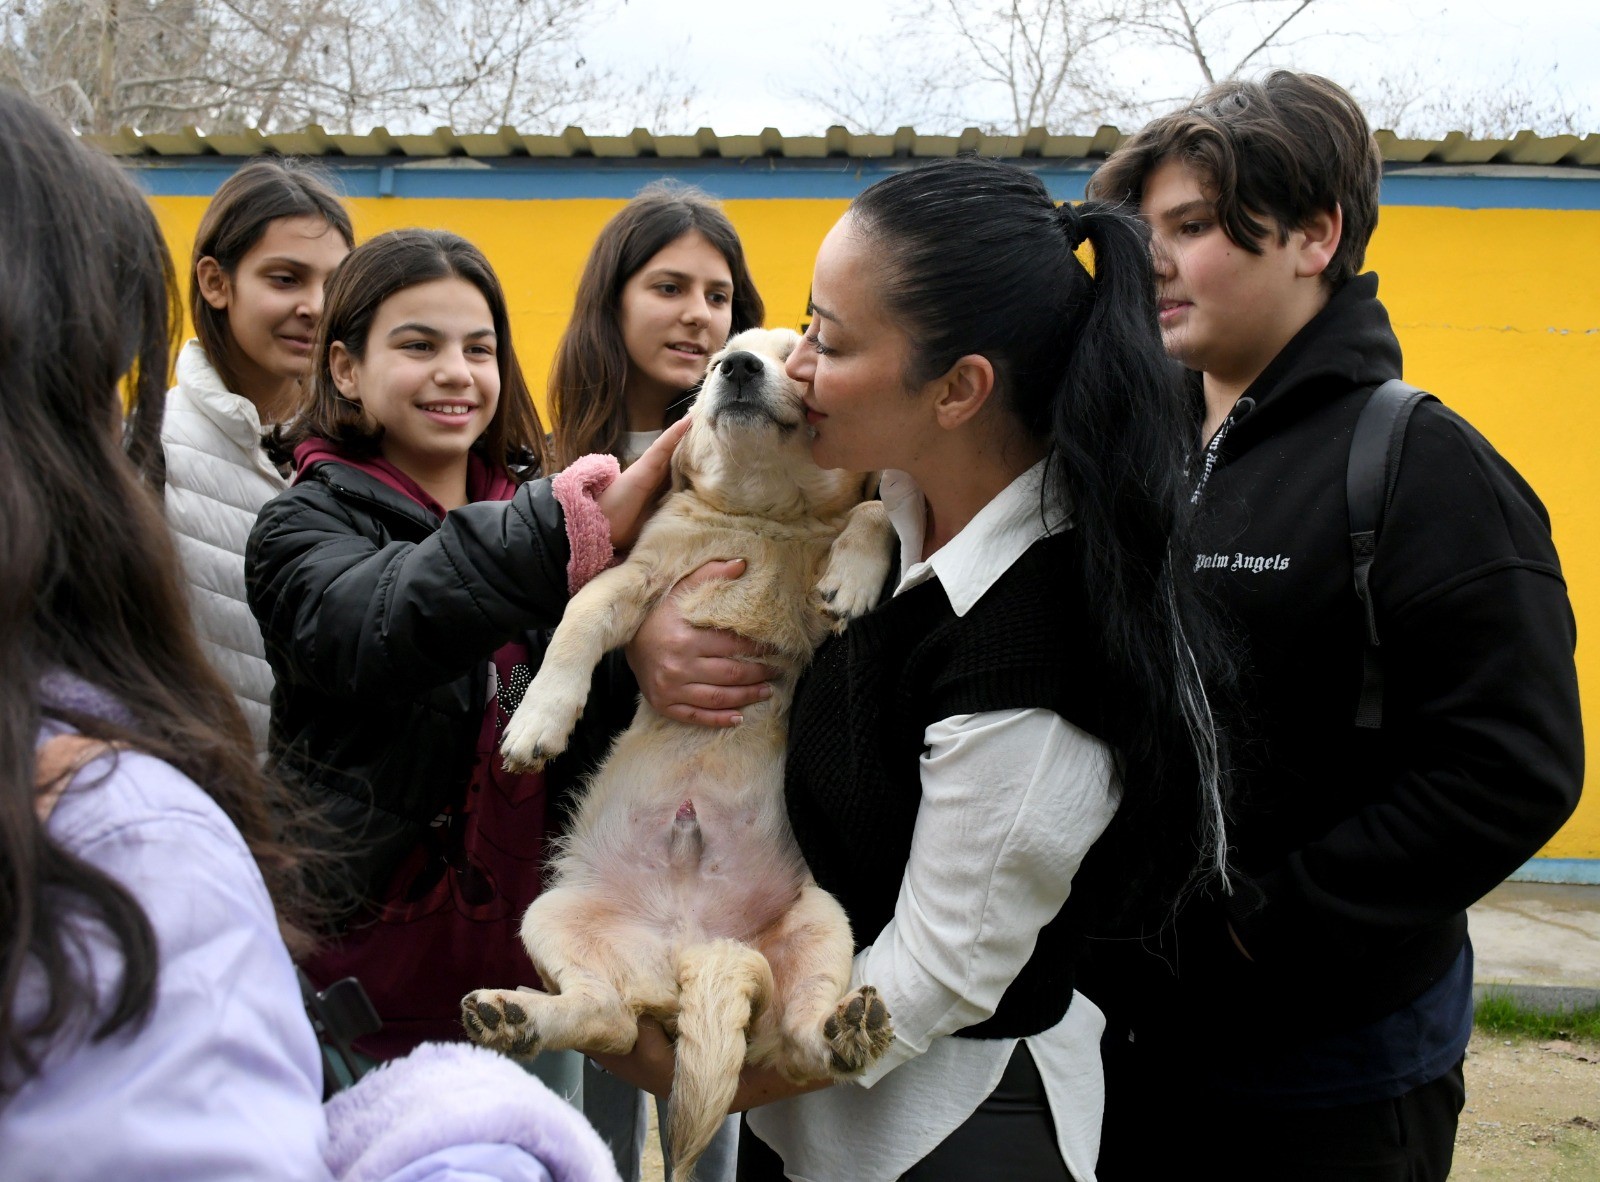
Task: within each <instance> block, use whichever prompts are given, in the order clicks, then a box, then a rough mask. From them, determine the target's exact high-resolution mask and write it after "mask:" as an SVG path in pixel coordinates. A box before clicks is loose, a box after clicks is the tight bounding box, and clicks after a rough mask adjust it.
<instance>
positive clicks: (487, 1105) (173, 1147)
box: [0, 736, 617, 1182]
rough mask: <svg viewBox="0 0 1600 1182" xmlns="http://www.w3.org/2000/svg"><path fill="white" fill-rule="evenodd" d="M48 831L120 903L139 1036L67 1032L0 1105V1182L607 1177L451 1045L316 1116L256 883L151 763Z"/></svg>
mask: <svg viewBox="0 0 1600 1182" xmlns="http://www.w3.org/2000/svg"><path fill="white" fill-rule="evenodd" d="M43 737H45V736H41V738H43ZM48 829H49V832H50V834H51V836H52V837H53V838H54V839H55V840H56V841H57V842H58V843H60V844H61V845H62V846H63V847H65V848H67V849H69V850H71V851H72V852H73V853H75V854H77V855H78V856H79V857H81V858H84V859H85V860H87V861H90V862H92V863H93V864H95V865H96V866H99V867H100V868H101V869H103V870H105V871H106V872H108V873H109V874H111V875H112V876H113V877H115V878H116V879H117V880H118V881H119V882H121V883H122V884H123V885H125V886H126V887H127V888H128V889H129V890H130V891H132V893H133V894H134V896H135V898H137V899H138V901H139V903H140V905H141V906H142V907H143V908H144V910H145V913H146V914H147V915H148V916H149V917H150V921H151V923H152V925H153V926H154V928H155V932H156V938H157V941H158V945H159V949H160V961H161V969H160V974H159V977H158V983H157V991H156V1001H155V1007H154V1010H153V1012H152V1013H151V1015H150V1018H149V1020H148V1021H147V1022H146V1023H145V1024H144V1025H143V1026H141V1027H138V1028H137V1029H131V1028H127V1027H124V1028H123V1029H121V1030H119V1031H117V1033H116V1034H114V1035H112V1036H111V1037H110V1038H107V1039H103V1040H101V1041H99V1042H95V1041H92V1040H90V1039H89V1038H88V1037H87V1036H86V1034H85V1032H84V1031H83V1030H82V1029H81V1024H80V1029H78V1030H76V1031H74V1032H73V1033H72V1034H71V1036H70V1037H66V1038H62V1039H58V1040H57V1042H56V1043H55V1044H54V1045H53V1046H52V1047H50V1048H49V1050H48V1052H47V1054H46V1057H45V1061H44V1069H43V1071H42V1072H41V1074H40V1075H38V1076H36V1077H34V1078H33V1079H31V1080H29V1081H28V1082H26V1083H25V1084H23V1086H22V1087H21V1089H20V1090H19V1091H18V1092H17V1093H16V1094H15V1095H14V1096H13V1097H12V1098H11V1099H10V1100H9V1101H7V1102H5V1103H4V1104H0V1175H3V1176H4V1177H5V1178H6V1179H7V1180H8V1182H44V1180H46V1179H48V1180H49V1182H73V1180H75V1179H85V1180H87V1179H105V1178H118V1179H127V1180H129V1182H138V1180H141V1179H150V1180H155V1179H160V1180H162V1182H186V1180H190V1179H193V1180H195V1182H199V1180H201V1179H204V1180H206V1182H217V1180H220V1179H241V1180H244V1179H249V1180H252V1182H258V1180H264V1179H286V1180H287V1179H293V1180H294V1182H303V1180H307V1179H312V1180H325V1179H341V1180H349V1182H357V1180H360V1182H368V1180H377V1179H387V1180H389V1182H487V1180H488V1179H497V1180H500V1182H591V1180H593V1182H599V1180H610V1179H615V1178H616V1177H617V1175H616V1172H615V1168H614V1166H613V1165H612V1161H611V1156H610V1154H609V1152H607V1150H606V1148H605V1146H604V1144H603V1143H602V1142H601V1141H600V1139H599V1137H598V1136H597V1135H596V1134H595V1132H594V1130H593V1129H591V1128H590V1127H589V1126H588V1125H587V1124H586V1123H585V1122H584V1121H583V1118H582V1117H581V1116H580V1115H579V1114H578V1113H577V1112H576V1111H575V1110H574V1109H572V1108H571V1107H570V1106H569V1105H567V1104H566V1103H564V1102H563V1101H562V1100H560V1099H559V1098H557V1097H556V1096H555V1095H554V1094H553V1093H551V1092H550V1091H549V1090H548V1089H546V1088H545V1087H544V1085H543V1084H541V1083H540V1082H539V1081H538V1080H536V1079H534V1078H533V1077H531V1076H529V1075H528V1074H526V1073H525V1072H524V1071H523V1070H522V1069H521V1068H519V1067H518V1066H517V1065H516V1064H514V1063H512V1062H510V1061H508V1060H505V1059H501V1058H499V1057H497V1056H494V1055H491V1054H489V1053H488V1052H486V1051H481V1050H479V1049H477V1048H474V1047H469V1046H466V1045H440V1044H434V1045H428V1046H424V1047H421V1048H419V1049H418V1050H417V1051H416V1052H414V1053H413V1054H412V1055H410V1056H408V1057H407V1058H405V1059H402V1060H399V1061H396V1062H395V1063H393V1064H390V1065H388V1066H386V1067H384V1068H383V1069H381V1070H379V1071H376V1072H374V1073H372V1074H371V1075H369V1076H368V1077H366V1078H364V1079H363V1080H362V1081H361V1082H360V1083H359V1084H357V1085H356V1086H355V1087H354V1088H352V1089H350V1090H349V1091H347V1092H345V1093H342V1094H340V1095H339V1096H337V1097H336V1098H335V1099H334V1100H333V1101H331V1102H330V1103H329V1104H327V1105H326V1106H324V1105H323V1104H322V1103H321V1091H322V1072H321V1060H320V1056H319V1052H318V1048H317V1042H316V1037H315V1035H314V1034H313V1032H312V1030H311V1026H310V1024H309V1022H308V1021H307V1019H306V1016H305V1012H304V1010H303V1008H302V1006H301V1001H300V993H299V988H298V986H297V984H296V980H295V976H294V970H293V966H292V965H291V963H290V960H289V956H288V953H287V951H286V950H285V948H284V946H283V942H282V940H281V939H280V938H279V936H278V930H277V924H276V921H275V919H274V916H273V911H272V905H271V901H270V899H269V898H268V895H267V891H266V888H265V886H264V884H263V883H262V881H261V877H260V874H259V873H258V872H257V870H256V867H255V863H254V861H253V859H252V858H251V856H250V853H249V851H248V850H247V849H246V847H245V845H244V842H243V840H242V839H241V838H240V836H239V834H238V831H237V830H235V829H234V827H233V826H232V824H231V823H230V822H229V821H228V819H227V817H226V816H225V815H224V814H223V813H222V811H221V810H220V809H219V808H218V807H217V806H216V804H215V803H213V802H212V800H211V799H210V797H208V796H207V795H206V794H205V793H204V792H203V791H201V789H200V788H198V787H197V786H196V785H195V784H194V783H193V782H191V781H190V780H188V779H187V778H186V777H184V776H183V775H182V774H180V773H179V772H177V771H176V770H174V769H173V768H172V767H170V766H169V765H167V764H165V763H162V762H160V761H158V760H155V759H152V758H150V757H148V756H144V755H140V754H137V753H133V752H122V753H120V754H118V755H116V756H115V757H114V758H111V757H108V758H105V759H101V760H99V761H97V762H96V763H92V764H90V765H89V766H88V767H87V768H85V769H84V770H83V772H81V773H80V774H79V775H78V777H77V778H76V779H75V781H74V782H73V784H72V785H71V786H70V787H69V788H68V790H67V791H66V792H65V793H64V794H63V796H62V797H61V800H60V802H59V803H58V805H57V806H56V809H55V812H54V813H53V814H52V816H51V818H50V821H49V823H48ZM84 947H85V949H86V951H87V956H88V961H89V965H90V968H91V969H92V972H93V977H94V980H95V981H96V983H97V991H98V993H99V994H100V997H101V999H102V1000H104V999H105V997H106V996H107V995H108V994H109V993H110V991H111V988H112V987H113V985H114V983H115V980H116V970H117V967H118V965H117V953H116V952H115V950H114V949H113V948H112V947H111V946H110V945H109V944H108V943H107V941H106V940H105V939H104V938H103V937H101V936H100V935H99V934H98V933H96V932H93V931H89V930H86V931H85V932H84ZM43 1004H44V998H43V990H42V983H41V981H40V980H39V979H38V977H37V976H34V977H27V978H25V979H24V981H23V984H22V990H21V995H20V997H19V1001H18V1008H19V1012H21V1013H27V1012H29V1011H30V1010H31V1011H34V1012H37V1010H38V1008H39V1007H40V1006H42V1005H43Z"/></svg>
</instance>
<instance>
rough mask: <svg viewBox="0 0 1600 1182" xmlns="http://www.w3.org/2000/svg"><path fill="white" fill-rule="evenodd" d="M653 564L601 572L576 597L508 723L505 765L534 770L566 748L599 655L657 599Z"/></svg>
mask: <svg viewBox="0 0 1600 1182" xmlns="http://www.w3.org/2000/svg"><path fill="white" fill-rule="evenodd" d="M650 584H651V579H650V568H649V567H647V566H646V564H644V563H637V562H626V563H623V565H621V566H617V567H613V568H612V569H610V570H608V571H605V572H603V573H601V574H600V575H597V576H596V577H595V578H594V579H593V580H592V581H590V582H589V583H588V584H587V585H586V586H585V587H584V588H583V589H582V590H581V591H579V592H578V593H577V594H576V595H574V596H573V597H572V601H571V602H570V603H568V604H567V610H566V611H565V612H563V613H562V616H561V624H560V626H559V627H557V628H556V630H555V634H554V635H553V636H552V637H551V638H550V647H549V648H548V649H546V650H545V654H544V661H543V662H542V663H541V664H540V666H539V672H538V675H537V676H535V677H534V679H533V683H532V684H531V685H529V686H528V690H527V692H526V693H525V694H523V695H522V703H521V704H520V705H519V706H518V707H517V712H516V713H515V714H513V715H512V716H511V722H510V723H509V724H508V725H507V727H506V734H505V739H504V740H503V741H502V742H501V744H500V752H501V754H502V755H504V756H505V761H506V766H507V767H508V768H511V769H513V770H516V771H532V770H536V769H538V768H541V767H543V766H544V765H545V762H546V761H547V760H549V759H551V758H553V757H554V756H556V755H559V754H561V752H563V751H565V750H566V747H567V739H568V738H569V737H570V736H571V734H572V728H573V726H574V725H575V724H576V723H577V721H578V716H579V715H581V714H582V713H583V705H584V702H585V701H586V700H587V699H588V696H589V681H590V678H591V677H592V676H593V674H594V668H595V666H596V665H598V664H599V663H600V658H601V657H603V656H605V655H606V653H607V652H609V651H610V650H611V649H614V648H616V647H617V646H618V645H619V644H622V643H623V642H625V641H627V640H629V639H631V638H632V637H633V634H634V633H635V632H637V631H638V630H639V625H640V624H642V623H643V622H644V617H645V613H646V612H647V611H648V610H649V608H650V605H651V602H652V594H651V591H652V588H651V585H650Z"/></svg>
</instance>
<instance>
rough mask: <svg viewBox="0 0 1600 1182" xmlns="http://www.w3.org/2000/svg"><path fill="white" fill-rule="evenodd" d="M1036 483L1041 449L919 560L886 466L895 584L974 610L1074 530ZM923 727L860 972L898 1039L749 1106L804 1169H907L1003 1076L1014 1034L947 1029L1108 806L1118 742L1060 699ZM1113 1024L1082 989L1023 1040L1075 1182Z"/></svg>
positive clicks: (1013, 954)
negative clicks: (1033, 551) (847, 1077)
mask: <svg viewBox="0 0 1600 1182" xmlns="http://www.w3.org/2000/svg"><path fill="white" fill-rule="evenodd" d="M1042 485H1043V462H1042V461H1041V463H1040V464H1039V465H1036V466H1035V467H1033V468H1031V469H1029V470H1028V471H1027V472H1025V473H1023V474H1022V475H1021V476H1019V477H1018V478H1017V479H1016V480H1015V481H1013V482H1012V483H1011V484H1010V485H1009V486H1008V487H1007V488H1006V489H1005V490H1004V491H1003V492H1002V493H1000V495H999V496H997V497H995V499H994V500H992V501H990V502H989V504H988V505H986V506H985V507H984V508H983V509H982V510H981V511H980V512H979V513H978V515H977V516H976V517H974V518H973V519H972V521H971V522H969V523H968V524H967V526H966V528H965V529H963V530H962V531H961V532H960V533H959V534H957V535H956V537H954V538H953V539H951V540H950V542H949V543H947V544H946V545H945V546H943V547H941V548H940V549H939V550H938V551H937V552H936V553H935V554H934V555H933V556H932V558H930V559H928V560H927V561H925V562H924V561H920V560H919V556H920V554H921V552H922V542H923V526H924V501H923V497H922V494H921V492H920V490H918V489H917V487H916V485H915V483H914V482H913V481H912V480H911V478H910V477H909V476H907V475H906V474H904V473H900V472H890V473H888V474H886V476H885V478H884V481H883V489H882V496H883V501H884V504H885V507H886V508H887V509H888V510H889V516H890V520H891V521H893V523H894V526H895V531H896V533H897V534H898V535H899V541H900V548H901V570H902V572H903V574H902V577H901V581H900V584H899V586H898V587H897V588H896V590H895V594H897V595H898V594H901V593H903V592H905V591H907V590H909V589H910V588H912V587H915V586H918V585H920V584H921V583H923V582H926V581H927V580H928V579H931V578H937V579H938V580H939V582H940V584H941V585H942V586H943V588H944V591H945V593H946V595H947V596H948V598H949V600H950V603H951V606H952V607H953V608H954V609H955V612H956V614H957V615H958V616H964V615H965V614H966V613H967V612H969V611H970V610H971V609H972V607H973V606H974V605H975V604H976V603H977V602H978V600H979V599H981V598H982V596H983V594H984V593H985V592H986V591H988V590H989V588H990V587H992V586H993V585H994V584H995V582H996V581H998V579H999V578H1000V576H1001V575H1002V574H1004V573H1005V571H1006V570H1008V569H1009V568H1010V567H1011V565H1012V564H1013V563H1014V562H1016V560H1017V559H1018V558H1020V557H1021V556H1022V555H1023V553H1024V552H1026V551H1027V549H1028V547H1029V546H1031V545H1032V544H1033V543H1034V542H1035V541H1038V540H1039V539H1040V538H1042V537H1044V536H1045V535H1046V534H1047V533H1050V532H1055V531H1057V530H1059V529H1062V528H1066V527H1067V521H1066V513H1065V512H1064V510H1062V509H1061V508H1059V507H1055V508H1052V509H1051V510H1050V511H1049V513H1048V514H1047V515H1044V516H1042V515H1041V513H1040V505H1041V500H1040V494H1041V490H1042ZM924 741H925V743H926V744H927V751H926V752H925V753H924V754H923V756H922V760H921V781H922V799H921V804H920V806H919V809H918V812H917V821H916V827H915V830H914V833H913V837H912V844H911V855H910V858H909V860H908V862H907V864H906V870H905V875H904V877H903V878H902V880H901V885H900V894H899V898H898V900H897V901H896V904H895V914H894V918H893V919H892V920H891V921H890V923H889V924H888V926H886V927H885V928H884V929H883V931H882V932H880V933H878V935H877V937H876V938H875V939H874V940H873V942H872V944H871V946H870V947H867V948H864V949H863V950H862V951H861V952H860V953H859V954H858V955H857V956H856V959H855V967H854V971H853V973H852V982H853V984H855V985H862V984H871V985H873V986H875V987H876V988H877V989H878V990H879V991H880V992H881V993H882V994H883V996H884V1000H885V1002H886V1003H887V1005H888V1007H889V1013H890V1015H891V1018H892V1020H893V1023H894V1029H895V1038H894V1041H893V1043H892V1044H891V1046H890V1048H889V1050H888V1051H887V1052H886V1053H885V1054H884V1056H883V1057H882V1058H881V1059H880V1060H878V1062H877V1063H875V1064H874V1065H873V1066H872V1067H871V1068H870V1069H868V1071H867V1072H865V1073H864V1074H863V1075H862V1076H861V1077H860V1078H859V1080H858V1081H857V1082H856V1083H855V1084H845V1085H840V1086H836V1087H832V1088H827V1089H824V1090H823V1091H820V1092H813V1093H810V1094H808V1095H804V1096H799V1097H796V1098H794V1099H792V1100H785V1101H781V1102H779V1103H776V1104H770V1105H767V1106H765V1107H762V1108H758V1109H754V1110H752V1111H751V1112H750V1113H749V1114H748V1117H747V1120H748V1122H749V1124H750V1127H751V1128H752V1129H753V1130H754V1131H755V1132H756V1133H757V1135H759V1136H760V1137H761V1138H762V1140H764V1141H766V1142H767V1144H769V1145H770V1146H772V1147H773V1149H774V1150H776V1151H777V1152H778V1154H779V1156H780V1157H782V1158H783V1160H784V1167H785V1171H786V1173H787V1174H788V1175H789V1177H791V1178H795V1179H801V1180H804V1182H838V1180H842V1179H850V1180H852V1182H857V1180H858V1182H875V1180H879V1179H882V1180H888V1179H893V1178H897V1177H899V1176H900V1174H902V1173H904V1172H905V1170H907V1169H908V1168H910V1166H912V1165H913V1164H915V1163H916V1162H917V1161H920V1160H921V1159H922V1158H923V1157H925V1156H927V1154H928V1153H929V1152H931V1151H932V1150H933V1149H934V1148H935V1147H936V1146H937V1145H938V1144H939V1143H940V1142H942V1141H943V1140H944V1139H945V1138H946V1137H947V1136H949V1134H950V1133H952V1132H953V1131H955V1129H956V1128H957V1127H959V1126H960V1125H961V1124H962V1123H963V1122H964V1121H966V1119H967V1118H968V1117H970V1116H971V1115H972V1113H973V1112H974V1111H975V1110H976V1109H977V1107H978V1105H979V1104H981V1103H982V1102H983V1100H984V1099H986V1098H987V1097H988V1095H989V1093H990V1092H992V1091H993V1090H994V1088H995V1086H996V1085H997V1084H998V1083H999V1082H1000V1077H1001V1074H1002V1073H1003V1072H1004V1070H1005V1067H1006V1064H1007V1063H1008V1062H1009V1061H1010V1059H1011V1054H1012V1051H1013V1050H1014V1048H1015V1046H1016V1041H1017V1040H1014V1039H967V1038H954V1037H948V1036H949V1035H952V1034H953V1033H954V1032H955V1031H957V1030H961V1029H964V1028H966V1027H969V1026H972V1025H975V1024H976V1023H978V1022H981V1021H983V1020H984V1019H985V1018H987V1017H988V1016H989V1015H991V1014H992V1013H993V1012H994V1010H995V1008H996V1007H997V1006H998V1005H999V1002H1000V999H1001V997H1002V996H1003V995H1004V993H1005V989H1006V986H1007V985H1009V984H1010V983H1011V981H1012V980H1013V979H1014V978H1015V977H1016V975H1017V973H1019V972H1020V971H1021V969H1022V967H1023V966H1024V965H1025V964H1026V963H1027V962H1028V959H1029V957H1030V956H1032V954H1033V950H1034V947H1035V945H1036V943H1037V940H1038V934H1039V930H1040V929H1041V928H1042V927H1043V926H1044V925H1045V924H1046V923H1048V922H1049V921H1050V920H1051V919H1053V918H1055V916H1056V914H1057V912H1058V911H1059V910H1060V909H1061V906H1062V904H1063V903H1064V902H1065V901H1066V898H1067V895H1068V893H1069V891H1070V889H1071V883H1072V877H1073V875H1074V874H1075V873H1076V871H1077V868H1078V865H1079V863H1080V862H1081V861H1082V860H1083V857H1084V855H1085V854H1086V853H1087V852H1088V850H1089V847H1090V846H1091V845H1093V844H1094V842H1095V840H1096V839H1097V838H1098V837H1099V836H1100V834H1101V833H1102V832H1103V831H1104V830H1105V827H1106V825H1107V824H1108V823H1109V822H1110V820H1111V816H1112V813H1113V812H1114V811H1115V809H1116V798H1115V792H1114V789H1113V786H1112V761H1111V754H1110V751H1109V749H1108V748H1107V747H1106V745H1105V744H1104V743H1102V742H1101V741H1100V740H1098V739H1096V738H1094V737H1093V736H1092V735H1089V734H1088V733H1086V732H1085V731H1083V730H1081V729H1079V728H1078V727H1076V726H1074V725H1072V724H1071V723H1069V722H1067V721H1066V720H1065V719H1063V718H1061V717H1060V716H1059V715H1057V714H1055V713H1053V712H1051V711H1048V710H1040V709H1030V710H997V711H986V712H983V713H980V714H963V715H956V716H954V717H951V718H946V719H942V720H940V721H939V722H936V723H934V724H933V725H931V726H929V727H928V728H927V730H926V732H925V734H924ZM1104 1025H1105V1021H1104V1018H1103V1017H1102V1015H1101V1014H1100V1011H1099V1010H1098V1009H1096V1008H1095V1006H1094V1004H1093V1003H1092V1002H1090V1001H1089V1000H1088V999H1087V998H1085V997H1084V996H1082V995H1081V994H1078V995H1075V996H1074V998H1073V1001H1072V1004H1071V1006H1070V1007H1069V1008H1068V1010H1067V1013H1066V1016H1065V1017H1064V1018H1062V1020H1061V1021H1060V1022H1059V1023H1058V1024H1057V1025H1056V1026H1054V1027H1052V1028H1051V1029H1049V1030H1046V1031H1043V1032H1041V1033H1039V1034H1037V1035H1031V1036H1029V1037H1028V1038H1027V1039H1026V1040H1025V1041H1026V1042H1027V1044H1028V1049H1029V1051H1030V1052H1031V1054H1032V1056H1033V1059H1034V1062H1035V1063H1036V1065H1037V1066H1038V1068H1039V1073H1040V1076H1041V1077H1042V1079H1043V1081H1044V1085H1045V1091H1046V1094H1047V1096H1048V1098H1049V1103H1050V1110H1051V1115H1052V1117H1053V1119H1054V1122H1055V1129H1056V1137H1057V1141H1058V1144H1059V1145H1060V1148H1061V1154H1062V1157H1063V1158H1064V1160H1065V1161H1066V1163H1067V1166H1068V1168H1069V1169H1070V1170H1071V1172H1072V1174H1073V1177H1074V1178H1076V1179H1078V1182H1092V1180H1093V1178H1094V1163H1095V1159H1096V1157H1097V1155H1098V1150H1099V1141H1100V1118H1101V1114H1102V1110H1103V1107H1104V1098H1105V1092H1104V1084H1103V1081H1102V1077H1101V1068H1100V1034H1101V1031H1102V1029H1103V1028H1104Z"/></svg>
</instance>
